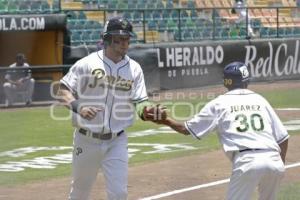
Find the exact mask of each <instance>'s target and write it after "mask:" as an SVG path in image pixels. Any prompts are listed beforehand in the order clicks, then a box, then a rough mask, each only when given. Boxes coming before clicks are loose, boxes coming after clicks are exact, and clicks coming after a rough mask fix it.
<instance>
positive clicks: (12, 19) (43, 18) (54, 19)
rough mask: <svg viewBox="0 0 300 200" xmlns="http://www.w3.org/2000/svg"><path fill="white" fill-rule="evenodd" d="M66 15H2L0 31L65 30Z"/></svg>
mask: <svg viewBox="0 0 300 200" xmlns="http://www.w3.org/2000/svg"><path fill="white" fill-rule="evenodd" d="M65 26H66V15H64V14H52V15H51V14H47V15H1V16H0V31H44V30H57V29H64V28H65Z"/></svg>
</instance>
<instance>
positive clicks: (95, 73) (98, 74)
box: [92, 69, 105, 79]
mask: <svg viewBox="0 0 300 200" xmlns="http://www.w3.org/2000/svg"><path fill="white" fill-rule="evenodd" d="M92 75H93V76H95V77H96V78H97V79H102V78H103V77H104V76H105V71H104V70H103V69H94V70H93V71H92Z"/></svg>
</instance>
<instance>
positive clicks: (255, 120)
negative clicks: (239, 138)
mask: <svg viewBox="0 0 300 200" xmlns="http://www.w3.org/2000/svg"><path fill="white" fill-rule="evenodd" d="M235 121H238V122H239V123H240V125H239V126H238V127H237V128H236V130H237V131H238V132H246V131H247V130H248V129H249V127H251V128H252V129H253V130H254V131H261V130H263V129H264V121H263V118H262V117H261V116H260V115H259V114H252V115H250V120H249V119H248V117H247V116H246V115H244V114H239V115H237V116H236V117H235ZM249 121H250V123H249Z"/></svg>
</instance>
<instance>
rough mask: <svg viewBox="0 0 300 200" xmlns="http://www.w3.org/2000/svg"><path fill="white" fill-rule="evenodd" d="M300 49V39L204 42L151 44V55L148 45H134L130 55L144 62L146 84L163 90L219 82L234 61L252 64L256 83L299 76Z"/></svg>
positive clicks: (252, 74)
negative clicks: (135, 46) (227, 65)
mask: <svg viewBox="0 0 300 200" xmlns="http://www.w3.org/2000/svg"><path fill="white" fill-rule="evenodd" d="M299 48H300V39H277V40H254V41H248V40H242V41H241V40H238V41H204V42H199V43H173V44H167V45H161V46H158V47H155V48H154V47H151V49H152V51H151V56H149V55H150V54H149V52H150V51H149V47H144V48H141V47H140V48H139V50H138V51H137V50H136V49H135V48H132V49H131V52H132V55H131V56H132V57H133V58H134V59H136V60H138V61H139V63H140V64H141V66H142V68H143V70H144V73H145V78H146V83H147V87H148V88H150V90H151V89H152V88H156V89H157V87H159V88H158V89H160V90H164V89H177V88H192V87H201V86H209V85H216V84H220V83H222V76H223V74H222V73H223V71H222V70H223V68H224V66H225V65H226V64H228V63H230V62H233V61H241V62H245V63H246V64H247V65H248V66H249V70H250V73H251V76H252V81H253V82H256V81H276V80H288V79H298V78H300V52H299ZM146 49H148V50H146ZM146 51H147V52H148V53H147V52H146ZM137 52H138V53H137ZM143 52H144V53H143ZM153 53H155V54H156V55H153ZM149 74H150V76H147V75H149ZM158 77H159V81H158V80H157V79H158ZM158 83H159V84H158Z"/></svg>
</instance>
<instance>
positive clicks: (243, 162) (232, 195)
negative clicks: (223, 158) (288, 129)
mask: <svg viewBox="0 0 300 200" xmlns="http://www.w3.org/2000/svg"><path fill="white" fill-rule="evenodd" d="M284 171H285V168H284V164H283V162H282V160H281V157H280V154H279V153H278V152H276V151H269V150H258V151H244V152H241V153H236V155H235V156H234V161H233V171H232V175H231V178H230V183H229V188H228V193H227V198H226V199H227V200H241V199H242V200H251V198H252V195H253V194H254V191H255V189H256V187H258V194H259V200H275V199H276V194H277V191H278V189H279V186H280V181H281V179H282V177H283V175H284Z"/></svg>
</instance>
